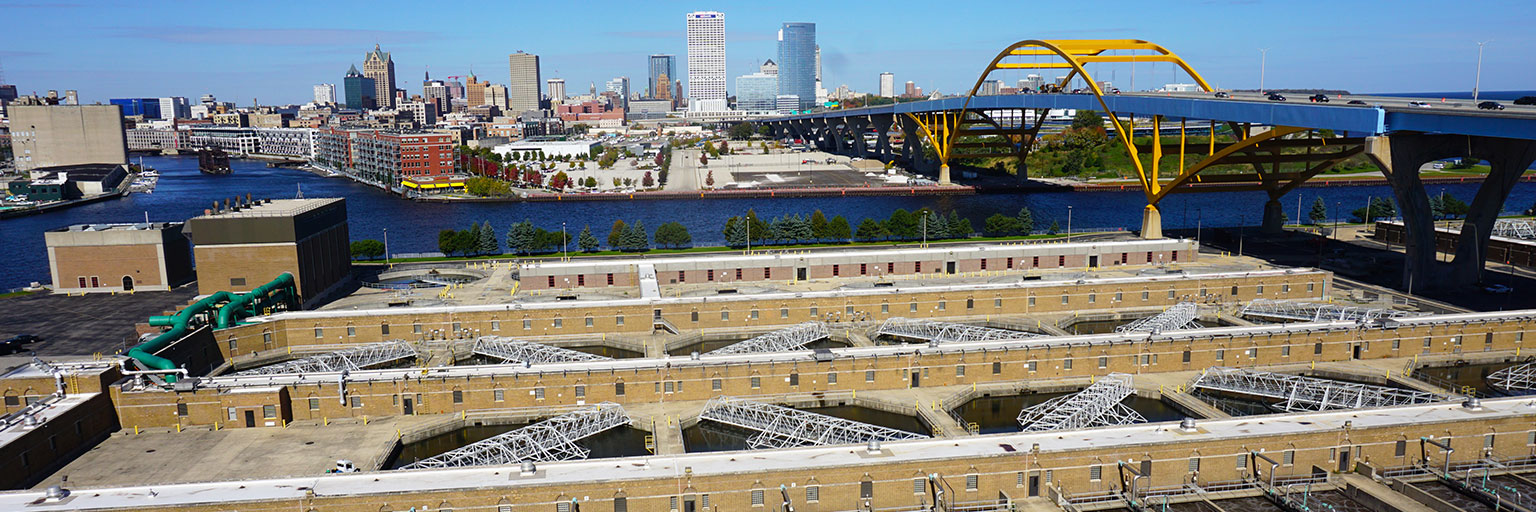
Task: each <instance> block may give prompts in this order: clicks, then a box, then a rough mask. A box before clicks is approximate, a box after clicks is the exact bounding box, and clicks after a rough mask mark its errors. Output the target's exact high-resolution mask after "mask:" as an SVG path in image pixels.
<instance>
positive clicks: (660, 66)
mask: <svg viewBox="0 0 1536 512" xmlns="http://www.w3.org/2000/svg"><path fill="white" fill-rule="evenodd" d="M647 68H648V69H647V72H646V80H645V97H647V98H650V99H659V98H661V97H662V94H663V92H665V93H666V94H667V95H669V96H670V95H671V93H672V91H671V89H672V84H671V83H670V82H669V81H668V80H667V79H665V78H660V77H662V76H667V77H676V76H677V58H676V57H673V56H671V55H652V56H651V58H650V60H649V61H648V66H647ZM657 84H660V85H657Z"/></svg>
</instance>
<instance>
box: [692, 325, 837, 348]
mask: <svg viewBox="0 0 1536 512" xmlns="http://www.w3.org/2000/svg"><path fill="white" fill-rule="evenodd" d="M831 335H832V332H831V331H830V330H828V329H827V324H826V323H823V322H806V323H803V324H798V325H795V326H792V327H789V328H787V329H779V330H777V331H773V332H770V333H768V334H764V335H762V336H758V337H755V338H751V339H747V340H743V341H740V342H737V343H732V344H730V345H726V346H724V347H720V348H719V349H716V350H712V351H710V352H709V353H710V354H711V355H719V354H755V353H760V352H788V351H791V350H799V349H800V348H801V347H804V346H806V345H809V344H811V342H814V341H816V340H821V339H825V338H827V337H828V336H831Z"/></svg>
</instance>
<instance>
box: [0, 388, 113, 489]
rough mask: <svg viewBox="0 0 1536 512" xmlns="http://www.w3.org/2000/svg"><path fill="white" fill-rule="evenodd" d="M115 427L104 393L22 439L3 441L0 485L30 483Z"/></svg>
mask: <svg viewBox="0 0 1536 512" xmlns="http://www.w3.org/2000/svg"><path fill="white" fill-rule="evenodd" d="M50 390H51V384H50ZM115 430H117V418H116V417H114V415H113V414H112V402H111V401H110V400H109V399H108V397H107V395H106V394H105V393H102V394H98V395H96V396H94V397H92V398H91V399H89V400H87V401H85V402H83V403H80V404H77V405H75V406H74V407H73V408H71V409H69V410H68V411H66V412H64V413H63V414H60V415H58V416H56V417H54V418H52V419H49V420H48V421H46V422H44V423H43V424H42V425H41V426H38V427H36V428H33V429H30V430H27V431H26V432H25V433H23V434H22V435H21V437H20V438H18V439H14V440H11V441H9V442H7V443H4V444H0V486H3V487H4V488H6V489H16V488H18V487H24V486H27V485H31V484H32V483H34V482H36V481H37V480H40V479H42V478H43V477H45V476H47V475H48V474H49V473H50V472H51V471H53V470H56V469H57V468H58V467H60V466H62V465H63V464H65V463H67V462H68V461H69V460H71V459H72V458H73V456H72V454H74V453H76V452H78V451H80V450H83V449H85V448H87V447H89V446H90V445H91V444H92V443H93V442H94V441H95V440H96V439H99V438H101V437H102V436H105V435H107V434H108V433H111V432H113V431H115Z"/></svg>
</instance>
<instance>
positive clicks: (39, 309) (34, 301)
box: [0, 284, 197, 356]
mask: <svg viewBox="0 0 1536 512" xmlns="http://www.w3.org/2000/svg"><path fill="white" fill-rule="evenodd" d="M196 295H197V287H196V286H195V285H191V284H189V285H186V286H182V287H181V288H177V289H175V290H172V291H169V292H145V293H137V294H132V295H127V294H120V295H112V294H106V293H93V294H86V295H84V296H74V297H71V296H68V295H58V294H51V293H35V294H31V295H23V296H19V297H10V298H5V299H0V340H4V339H8V338H10V337H11V336H15V335H17V334H34V335H37V336H40V337H42V338H43V341H40V342H37V343H32V344H29V345H25V346H24V350H26V351H27V352H37V354H38V355H45V356H86V355H91V354H94V353H98V352H99V353H104V354H112V353H116V352H117V351H119V350H123V349H125V347H128V346H132V343H133V342H134V341H135V340H136V339H137V336H136V334H135V333H134V329H133V326H134V324H137V323H142V322H146V321H148V320H149V317H150V316H152V315H160V314H165V313H166V312H168V311H173V310H175V309H177V308H179V307H181V306H184V305H186V303H187V301H189V300H191V299H192V297H194V296H196Z"/></svg>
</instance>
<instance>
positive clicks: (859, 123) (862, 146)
mask: <svg viewBox="0 0 1536 512" xmlns="http://www.w3.org/2000/svg"><path fill="white" fill-rule="evenodd" d="M867 129H869V118H868V117H863V116H859V117H852V118H849V119H848V133H849V135H850V136H851V137H852V139H853V140H852V141H851V142H853V144H851V146H852V147H850V148H849V149H851V150H853V156H856V157H859V158H867V157H868V156H869V144H866V143H865V142H864V130H867Z"/></svg>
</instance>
